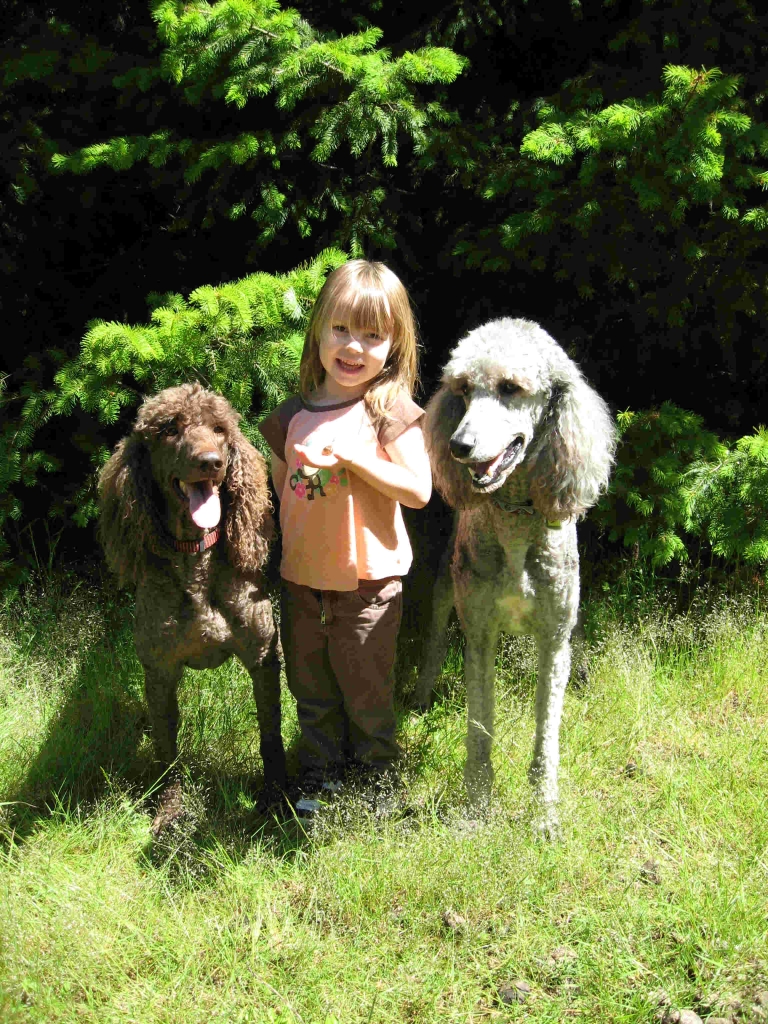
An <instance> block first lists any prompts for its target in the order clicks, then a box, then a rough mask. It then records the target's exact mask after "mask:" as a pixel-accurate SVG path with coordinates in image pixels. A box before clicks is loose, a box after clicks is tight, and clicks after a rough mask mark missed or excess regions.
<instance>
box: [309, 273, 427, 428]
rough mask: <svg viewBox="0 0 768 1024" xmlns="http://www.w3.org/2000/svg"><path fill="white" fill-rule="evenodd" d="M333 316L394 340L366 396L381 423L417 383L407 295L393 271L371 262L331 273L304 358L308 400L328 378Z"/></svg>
mask: <svg viewBox="0 0 768 1024" xmlns="http://www.w3.org/2000/svg"><path fill="white" fill-rule="evenodd" d="M335 317H340V318H341V317H343V318H344V319H345V320H346V321H348V322H349V323H350V325H352V326H355V327H368V328H371V329H373V330H375V331H376V333H377V334H380V335H381V336H382V337H387V335H389V336H391V338H392V344H391V346H390V349H389V355H388V356H387V361H386V363H385V364H384V367H383V369H382V371H381V373H380V374H379V375H378V376H377V377H375V378H374V379H373V380H372V381H370V382H369V384H368V390H367V392H366V394H365V402H366V405H367V406H368V410H369V412H370V413H371V417H372V419H373V421H374V423H375V424H379V423H381V422H382V421H384V420H386V419H387V410H388V409H389V408H390V407H391V406H392V403H393V402H394V401H395V399H396V398H397V396H398V395H399V394H400V393H402V392H403V391H405V392H407V394H408V395H409V396H411V395H412V394H413V389H414V388H415V387H416V384H417V381H418V357H417V353H416V323H415V321H414V318H413V311H412V310H411V303H410V301H409V299H408V293H407V292H406V290H405V287H404V285H403V283H402V281H400V279H399V278H398V277H397V276H396V275H395V274H393V273H392V271H391V270H390V269H389V267H387V266H385V265H384V264H383V263H374V262H372V261H370V260H350V261H349V263H345V264H344V265H343V266H341V267H338V268H337V269H336V270H334V271H333V273H332V274H330V275H329V277H328V280H327V281H326V282H325V284H324V285H323V287H322V289H321V290H320V294H319V295H318V297H317V301H316V302H315V305H314V308H313V310H312V315H311V316H310V319H309V327H308V328H307V336H306V339H305V341H304V351H303V352H302V354H301V368H300V371H299V386H300V388H301V396H302V398H304V399H305V400H307V399H308V398H309V394H310V392H311V391H313V390H314V389H315V388H317V387H319V386H320V385H321V384H322V383H323V381H324V380H325V370H324V369H323V364H322V363H321V362H320V337H321V334H322V332H323V331H324V330H327V328H328V325H329V324H330V323H331V322H332V321H333V319H334V318H335Z"/></svg>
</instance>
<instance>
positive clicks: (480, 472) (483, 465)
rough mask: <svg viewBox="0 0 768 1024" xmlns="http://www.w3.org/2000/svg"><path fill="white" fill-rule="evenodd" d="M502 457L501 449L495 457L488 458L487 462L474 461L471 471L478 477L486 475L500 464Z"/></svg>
mask: <svg viewBox="0 0 768 1024" xmlns="http://www.w3.org/2000/svg"><path fill="white" fill-rule="evenodd" d="M503 458H504V452H503V451H501V452H499V454H498V455H497V456H496V458H495V459H489V460H488V461H487V462H474V463H473V464H472V471H473V473H474V474H475V476H476V477H478V478H480V477H484V476H488V474H489V473H492V472H493V471H494V470H495V469H496V467H497V466H499V465H500V464H501V460H502V459H503Z"/></svg>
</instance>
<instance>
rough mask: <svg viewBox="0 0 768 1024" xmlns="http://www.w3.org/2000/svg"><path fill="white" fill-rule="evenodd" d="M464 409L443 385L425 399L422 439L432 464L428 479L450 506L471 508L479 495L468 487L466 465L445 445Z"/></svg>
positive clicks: (462, 402) (468, 478) (457, 396)
mask: <svg viewBox="0 0 768 1024" xmlns="http://www.w3.org/2000/svg"><path fill="white" fill-rule="evenodd" d="M465 412H466V407H465V405H464V400H463V399H462V398H461V396H460V395H454V393H453V392H452V391H451V390H450V388H449V387H447V386H446V385H445V384H444V385H443V386H442V387H441V388H440V390H439V391H438V392H437V393H436V394H435V395H434V396H433V397H432V398H431V399H430V400H429V403H428V404H427V409H426V415H425V417H424V439H425V441H426V445H427V451H428V452H429V461H430V463H431V464H432V482H433V484H434V486H435V490H436V491H437V492H438V493H439V494H440V496H441V497H442V498H443V500H444V501H445V502H446V503H447V504H448V505H450V506H451V508H471V507H472V506H474V505H479V504H480V502H481V501H482V496H480V495H477V494H475V492H474V491H473V490H472V484H471V477H470V475H469V471H468V470H467V467H466V466H464V465H462V464H461V463H460V462H457V461H456V460H455V459H454V458H453V456H452V455H451V449H450V447H449V442H450V440H451V437H452V436H453V434H454V433H455V432H456V428H457V427H458V425H459V424H460V423H461V421H462V419H463V418H464V413H465Z"/></svg>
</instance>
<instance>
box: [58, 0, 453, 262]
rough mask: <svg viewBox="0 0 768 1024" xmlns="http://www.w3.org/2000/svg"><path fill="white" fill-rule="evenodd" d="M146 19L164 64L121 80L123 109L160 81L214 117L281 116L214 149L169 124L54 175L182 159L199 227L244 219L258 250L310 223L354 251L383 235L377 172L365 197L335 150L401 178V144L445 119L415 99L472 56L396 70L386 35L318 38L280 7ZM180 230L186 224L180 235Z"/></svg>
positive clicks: (246, 4) (177, 12) (199, 0)
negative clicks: (199, 206) (261, 104)
mask: <svg viewBox="0 0 768 1024" xmlns="http://www.w3.org/2000/svg"><path fill="white" fill-rule="evenodd" d="M152 12H153V17H154V20H155V22H156V25H157V34H158V38H159V40H160V43H161V44H162V47H163V50H162V56H161V59H160V61H159V62H157V61H156V62H153V63H151V64H149V65H148V66H146V67H140V68H136V69H134V70H132V71H129V72H127V73H126V74H124V75H121V76H119V77H118V78H117V79H116V80H115V84H116V85H117V86H118V88H119V89H120V90H121V91H122V93H123V98H124V101H125V102H129V101H130V100H131V97H132V96H133V95H134V94H136V93H137V92H139V93H141V92H149V93H152V92H153V91H157V92H158V93H161V92H162V90H163V89H164V88H165V86H164V84H163V83H164V82H171V83H173V85H174V86H176V87H178V88H179V89H181V90H183V95H184V98H185V100H186V102H187V103H188V104H189V105H191V106H192V107H198V108H203V107H206V108H208V109H210V108H209V105H210V103H211V102H212V101H213V103H214V104H215V103H216V102H218V103H221V104H228V105H230V106H235V107H236V108H238V109H241V110H242V109H243V108H246V107H247V105H248V104H249V103H250V102H251V101H252V100H259V99H265V98H268V97H269V98H271V100H272V102H273V103H274V106H275V107H276V108H277V110H278V111H279V112H280V114H281V115H282V116H281V117H280V118H279V119H278V120H277V121H276V122H275V120H274V118H273V119H272V122H273V123H272V124H271V125H270V126H269V127H261V126H260V125H263V124H264V120H265V119H264V117H263V116H262V117H261V118H260V119H258V120H256V119H255V118H254V116H253V115H250V116H249V114H248V112H247V111H244V115H243V118H242V123H243V125H244V130H243V131H241V132H239V133H237V134H234V135H232V136H230V137H220V136H218V135H217V134H215V133H214V137H206V136H207V135H209V133H207V132H206V131H205V130H203V131H202V132H200V133H199V134H198V135H197V136H196V137H190V136H186V137H185V136H183V135H181V134H180V133H179V132H178V131H177V130H176V128H175V126H172V125H169V126H164V127H160V128H159V129H158V130H156V131H154V132H151V133H149V134H146V135H134V136H127V137H126V136H119V137H115V138H111V139H106V140H103V141H100V142H97V143H94V144H93V145H89V146H85V147H82V148H80V149H78V150H76V151H75V152H72V153H64V152H59V153H56V154H54V155H53V157H52V166H53V167H54V168H55V169H56V170H58V171H74V172H75V173H78V174H82V173H87V172H89V171H93V170H95V169H97V168H99V167H104V166H106V167H109V168H111V169H112V170H115V171H119V170H125V169H127V168H129V167H131V166H132V165H133V164H134V163H136V162H137V161H147V162H148V163H149V164H150V165H151V166H153V167H162V166H163V165H165V164H166V163H167V162H169V161H179V162H180V163H181V165H182V166H183V175H184V180H185V182H186V183H187V184H188V185H193V184H194V183H195V182H197V181H199V180H200V179H201V178H203V177H206V179H207V185H208V193H209V194H208V198H207V212H206V215H205V217H204V218H203V220H202V223H203V225H204V226H210V225H211V224H212V223H213V222H214V220H215V217H216V216H217V215H222V214H223V215H225V216H227V217H229V218H230V219H232V220H236V219H239V218H240V217H243V216H245V215H248V216H250V217H251V218H252V219H253V220H254V221H256V222H257V224H258V225H259V228H260V233H259V237H260V241H261V243H262V244H264V243H267V242H269V241H271V240H272V239H273V238H274V237H275V236H276V235H277V233H279V232H280V231H282V230H283V229H284V228H286V226H292V227H293V228H295V230H296V231H297V232H298V234H299V236H301V237H307V236H308V235H310V234H311V233H312V231H313V227H312V225H313V222H317V221H322V220H324V219H325V218H326V217H327V216H328V214H329V212H336V213H337V214H340V215H341V216H342V219H343V220H344V221H345V222H346V224H347V233H348V238H347V239H346V240H347V242H348V243H351V244H352V245H353V246H354V245H355V244H360V242H361V240H362V239H364V238H365V237H366V236H369V235H373V236H380V235H381V232H382V230H384V229H383V224H382V221H381V218H380V217H379V216H378V213H377V211H378V208H379V206H380V204H381V203H382V201H383V199H384V197H385V192H384V191H383V190H382V188H381V182H380V180H378V179H377V177H376V176H375V175H372V174H370V173H369V175H368V178H369V184H368V187H367V188H366V187H362V188H361V183H360V181H358V180H355V179H354V178H353V177H351V176H350V175H349V173H348V172H346V171H344V170H343V169H341V168H339V167H334V166H332V165H331V164H330V163H329V161H330V160H331V158H333V157H334V156H336V155H337V154H338V153H339V151H345V152H347V153H348V154H351V156H352V157H353V158H360V157H363V156H366V157H367V158H368V159H369V161H372V162H373V166H369V167H368V171H369V172H370V171H372V170H373V169H374V167H375V165H376V164H377V163H378V161H379V160H380V161H381V164H382V165H383V166H384V167H393V166H395V165H396V164H397V162H398V152H399V148H400V145H401V143H402V142H403V141H405V140H408V142H409V143H410V145H411V146H412V147H413V149H414V150H415V151H416V152H417V153H419V152H421V151H423V150H424V149H425V148H426V145H427V141H428V130H429V129H430V128H431V127H432V126H434V125H436V124H438V123H440V122H441V121H445V120H446V119H447V118H448V113H447V112H446V111H445V110H444V108H443V107H442V106H441V104H440V103H439V102H437V100H436V99H435V98H434V97H432V98H430V97H428V96H427V97H424V96H422V95H421V93H420V91H419V90H420V87H423V86H428V87H429V86H434V85H436V84H440V83H450V82H452V81H453V80H454V79H455V78H456V77H457V76H458V75H459V74H460V73H461V71H462V69H463V68H464V67H465V66H466V63H467V61H466V59H465V58H463V57H461V56H459V55H458V54H456V53H454V52H453V51H452V50H450V49H448V48H447V47H440V46H426V47H420V48H418V49H416V50H414V51H406V52H405V53H402V54H401V55H400V56H398V57H396V58H393V57H392V56H391V54H390V52H389V51H388V50H387V49H385V48H383V47H381V46H379V45H378V44H379V42H380V39H381V36H382V32H381V30H380V29H379V28H376V27H375V26H371V25H368V26H366V27H365V28H363V29H362V30H360V31H358V32H356V33H352V34H347V35H335V34H331V33H327V34H324V33H322V32H320V31H318V30H316V29H315V28H314V27H313V26H311V25H310V24H309V23H308V22H307V21H305V20H304V19H303V18H302V17H301V16H300V14H299V12H298V11H296V10H294V9H292V8H283V7H281V5H280V4H279V3H278V2H277V0H219V2H217V3H208V2H207V0H193V2H182V0H159V2H156V3H155V4H154V5H153V7H152ZM278 125H279V127H278ZM245 126H247V127H245ZM306 161H311V162H312V163H314V164H316V165H319V169H318V173H317V174H316V176H315V187H314V189H313V191H312V193H307V194H302V193H303V188H301V187H300V186H299V178H300V179H301V185H303V186H304V188H306V186H307V179H306V176H305V175H303V174H302V173H301V172H302V170H303V165H304V164H305V162H306ZM184 219H185V214H184V213H182V214H181V223H180V224H177V225H176V227H177V230H178V228H179V227H180V226H183V223H184Z"/></svg>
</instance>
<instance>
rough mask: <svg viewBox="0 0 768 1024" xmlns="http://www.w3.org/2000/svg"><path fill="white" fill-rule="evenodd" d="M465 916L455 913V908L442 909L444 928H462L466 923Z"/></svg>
mask: <svg viewBox="0 0 768 1024" xmlns="http://www.w3.org/2000/svg"><path fill="white" fill-rule="evenodd" d="M466 923H467V922H466V920H465V918H463V917H462V916H461V914H457V913H456V911H455V910H450V909H449V910H444V911H443V924H444V925H445V927H446V928H450V929H451V931H454V932H456V931H458V930H459V929H460V928H463V927H464V925H465V924H466Z"/></svg>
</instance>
